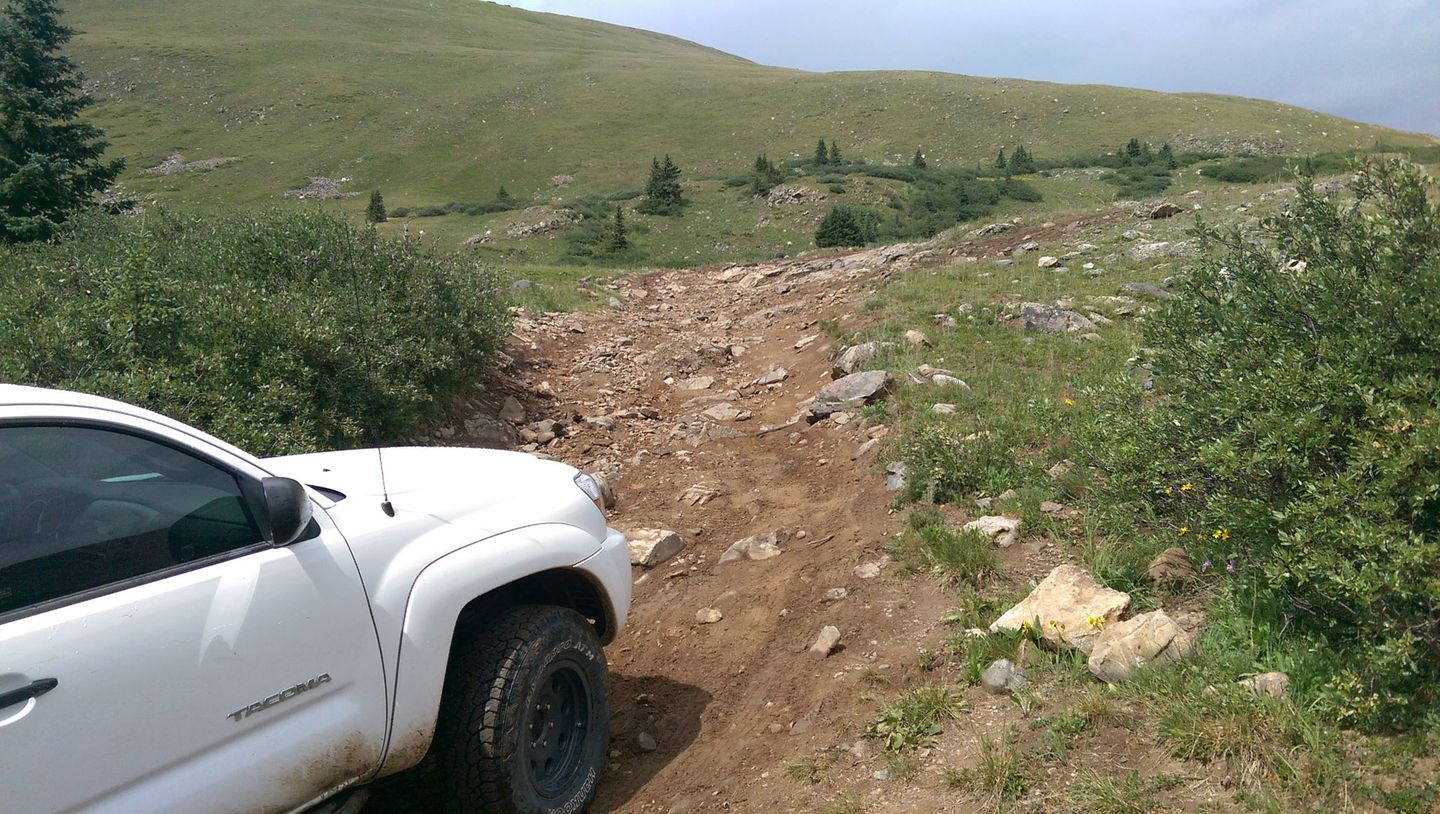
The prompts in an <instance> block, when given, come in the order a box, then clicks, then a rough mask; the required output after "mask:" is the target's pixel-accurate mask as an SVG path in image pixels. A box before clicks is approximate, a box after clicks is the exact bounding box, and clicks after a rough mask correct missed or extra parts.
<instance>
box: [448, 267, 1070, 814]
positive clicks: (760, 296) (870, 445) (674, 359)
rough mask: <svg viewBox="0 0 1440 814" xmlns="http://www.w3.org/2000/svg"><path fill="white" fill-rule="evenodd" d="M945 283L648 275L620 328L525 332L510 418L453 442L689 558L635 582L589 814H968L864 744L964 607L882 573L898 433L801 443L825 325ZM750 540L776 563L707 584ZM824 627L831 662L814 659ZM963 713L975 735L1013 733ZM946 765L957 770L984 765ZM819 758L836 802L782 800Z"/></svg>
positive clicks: (1027, 566)
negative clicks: (883, 289) (833, 635)
mask: <svg viewBox="0 0 1440 814" xmlns="http://www.w3.org/2000/svg"><path fill="white" fill-rule="evenodd" d="M939 260H940V258H934V259H933V260H932V257H931V254H930V252H928V251H926V250H924V249H923V248H922V247H917V246H912V245H899V246H892V247H885V248H881V249H873V250H869V251H865V252H858V253H853V254H846V255H839V256H833V257H825V258H819V259H811V260H805V261H796V262H789V263H774V264H764V265H741V266H732V267H728V268H723V269H716V268H710V269H691V270H669V271H661V272H654V273H650V274H646V275H641V276H637V277H632V278H629V279H627V280H625V281H624V282H623V283H622V284H621V287H620V289H619V290H618V291H617V301H616V302H613V303H612V309H610V310H604V311H599V312H594V313H585V314H545V315H537V314H528V315H521V316H520V317H519V318H518V319H517V320H516V325H515V332H514V336H513V338H512V342H511V343H510V345H509V347H508V349H507V350H508V351H509V352H510V353H511V354H512V355H513V356H514V357H515V364H514V368H513V370H512V371H511V373H510V376H511V384H512V385H513V387H514V396H512V397H511V398H512V399H514V401H510V400H509V399H507V404H506V405H505V407H504V409H501V410H500V411H499V413H500V416H499V417H498V418H492V417H491V416H495V415H496V412H495V410H494V409H493V407H492V408H491V410H490V411H489V412H486V413H484V414H482V415H478V416H476V415H474V414H473V413H472V414H471V416H470V417H469V418H468V419H467V418H464V417H462V418H461V419H460V420H458V421H457V422H456V426H457V427H464V430H463V431H457V432H456V435H457V436H460V437H468V438H469V440H472V441H479V442H485V443H500V444H508V445H514V446H518V447H520V448H522V449H528V450H531V451H535V452H541V453H543V454H547V455H550V456H553V457H555V458H558V459H560V460H564V461H566V462H567V463H571V464H573V465H575V466H578V467H581V468H583V469H585V470H586V471H589V472H592V473H599V474H602V475H604V476H605V477H606V479H607V480H608V481H609V483H610V484H611V486H612V487H613V489H614V492H615V493H616V495H617V505H616V507H615V508H614V509H613V510H612V511H611V513H610V522H611V524H612V525H614V526H616V527H618V528H621V529H623V530H625V531H626V532H627V533H630V534H632V536H633V535H634V534H635V533H636V532H642V533H643V531H644V530H663V531H673V532H675V533H676V534H678V535H679V536H680V538H681V539H682V540H683V541H684V544H685V545H684V548H683V550H681V551H680V552H679V553H678V554H675V555H673V556H671V557H670V558H668V559H666V560H664V561H663V562H660V563H658V564H656V565H654V566H651V567H641V566H637V567H636V569H635V577H636V582H635V598H634V603H633V606H632V610H631V616H630V621H629V625H628V627H627V629H626V631H625V632H624V633H623V634H622V635H621V637H620V638H619V639H618V640H617V641H616V642H615V643H614V644H613V645H611V646H610V647H609V648H608V653H609V656H610V660H611V661H610V670H611V676H612V680H613V685H612V703H613V707H614V714H613V717H612V747H611V760H610V764H609V766H608V769H607V773H606V775H605V776H604V779H603V781H602V784H601V787H600V790H599V797H598V800H597V802H596V805H595V809H594V810H596V811H627V812H684V811H756V812H761V811H812V810H817V809H818V808H820V807H821V806H822V805H823V804H825V803H826V802H827V801H833V800H834V799H836V794H837V789H839V788H843V789H845V790H846V792H847V793H855V794H859V795H863V797H864V800H865V806H866V810H868V811H931V810H937V806H943V807H944V808H945V809H947V810H973V806H967V805H964V804H961V803H960V802H959V801H958V800H957V798H956V796H955V794H954V793H953V792H949V791H947V790H945V789H944V788H943V785H942V783H941V781H940V780H939V778H938V776H937V777H929V778H925V779H919V778H917V779H915V780H914V781H912V782H910V783H887V782H883V781H884V778H885V762H884V760H883V759H882V755H880V754H879V749H878V748H877V744H876V743H875V742H872V741H866V740H863V739H862V738H861V737H860V735H861V733H862V732H863V730H864V727H865V725H866V723H868V722H869V721H870V720H871V719H872V718H873V717H874V715H875V713H876V710H877V708H878V699H880V698H882V697H884V696H886V695H888V694H889V693H890V691H891V690H890V689H887V688H899V687H903V686H905V685H906V684H907V683H914V682H916V681H923V680H924V679H922V678H920V677H919V676H918V673H919V671H920V668H919V667H918V666H917V662H918V661H919V657H920V654H921V653H922V651H925V650H930V651H937V650H939V649H941V648H942V647H943V643H944V640H945V638H946V636H947V635H949V633H950V630H949V628H948V627H947V626H945V625H943V624H942V622H941V619H942V617H944V616H945V614H946V612H947V610H951V609H952V608H951V607H950V606H951V605H952V604H953V602H954V599H953V595H952V594H951V593H950V592H948V591H946V590H944V589H943V588H942V587H941V586H939V585H936V584H933V583H931V582H929V581H928V580H927V579H925V578H923V577H916V576H914V575H907V574H902V573H898V572H899V570H900V569H899V568H898V566H895V565H893V564H891V563H890V562H889V558H888V557H887V555H886V554H885V550H884V549H885V546H886V543H887V542H888V540H889V539H890V537H891V535H892V534H893V533H894V532H895V531H896V530H897V528H898V525H899V517H898V516H896V515H894V514H892V513H891V511H890V504H891V500H892V498H893V494H892V493H891V492H889V491H887V489H886V477H885V466H884V464H885V463H886V461H884V460H881V459H877V457H876V456H877V455H879V454H880V451H882V450H883V449H884V448H885V447H884V440H883V439H884V438H885V436H886V435H887V434H888V428H887V427H885V426H883V425H873V424H870V423H867V422H866V421H865V420H864V419H863V418H862V416H861V415H860V414H858V413H857V412H855V411H853V410H841V411H840V412H839V413H837V414H835V415H831V416H829V417H827V418H825V419H824V420H821V421H817V422H815V423H810V422H809V421H807V420H806V412H807V408H808V406H809V404H810V402H811V400H812V398H813V397H814V396H815V394H816V393H817V391H819V390H820V389H821V388H822V387H823V386H824V385H826V384H828V383H830V382H831V379H832V374H831V365H832V358H833V356H834V353H835V352H836V351H837V350H838V348H837V347H836V342H835V341H834V340H833V339H831V338H829V337H827V336H826V335H825V333H824V331H822V330H821V328H820V323H821V321H822V320H836V321H837V322H838V323H839V324H841V325H843V326H845V327H846V329H852V328H854V327H856V325H854V324H852V323H858V319H857V318H855V317H854V316H853V312H854V310H855V308H856V307H857V306H858V305H859V304H860V302H861V301H862V300H863V299H864V297H865V296H866V294H867V293H868V292H869V291H871V290H873V288H874V287H876V286H877V285H879V284H880V283H882V282H883V281H884V280H885V279H886V278H888V277H889V276H891V275H893V274H895V273H897V272H900V271H903V270H905V269H908V268H912V267H916V266H921V265H929V264H930V263H931V262H936V261H939ZM615 305H618V306H619V307H618V308H615V307H613V306H615ZM515 397H518V398H515ZM447 432H448V431H447ZM437 440H450V441H451V442H453V440H457V439H456V438H455V437H452V438H450V439H437ZM752 537H760V538H761V540H762V541H763V542H770V541H772V540H773V541H774V542H775V544H776V547H778V549H779V551H780V552H781V553H779V554H778V555H774V556H771V557H769V558H767V559H760V560H752V559H749V558H741V559H739V560H735V561H730V562H722V561H721V557H722V555H723V554H724V553H725V552H726V551H727V550H728V549H729V548H730V547H731V546H732V545H733V544H735V543H736V542H737V541H741V540H745V539H747V538H752ZM762 548H763V546H762ZM1022 549H1025V550H1023V551H1022ZM1004 560H1005V562H1006V563H1007V564H1009V565H1013V566H1014V567H1015V568H1016V569H1017V570H1020V571H1024V572H1032V571H1033V572H1034V574H1035V575H1037V576H1038V575H1043V574H1044V573H1045V571H1046V570H1047V569H1048V568H1049V567H1051V566H1053V565H1054V564H1055V563H1056V561H1057V560H1056V558H1055V556H1054V554H1053V551H1043V552H1042V551H1041V550H1039V548H1038V547H1036V548H1033V549H1032V548H1031V547H1030V546H1023V547H1022V546H1016V547H1015V549H1014V550H1013V551H1011V552H1009V553H1008V554H1007V555H1005V556H1004ZM826 627H833V628H835V629H836V630H838V632H839V635H840V638H839V643H838V645H837V646H836V647H835V648H834V651H833V652H832V653H831V654H830V655H829V656H828V657H825V658H818V657H817V654H815V653H811V652H810V649H811V647H812V645H814V643H815V642H816V639H817V636H819V635H820V633H821V631H822V629H823V628H826ZM931 680H933V679H931ZM970 695H974V696H975V698H974V702H973V703H972V704H971V705H970V712H969V713H967V720H966V721H965V722H964V723H965V726H966V728H967V729H974V730H975V731H990V730H992V729H998V728H999V727H1000V726H1001V723H1002V722H1003V721H1007V720H1009V719H1013V718H1014V717H1016V716H1015V714H1014V712H1013V707H1014V705H1013V704H1012V703H1011V702H1009V701H1008V700H1005V699H998V698H995V697H993V696H987V695H985V694H984V693H983V692H980V691H979V690H978V689H977V690H974V691H972V692H971V693H970ZM937 748H939V747H937ZM944 748H946V750H947V751H948V752H949V754H947V755H946V759H947V761H948V760H958V761H960V762H964V761H965V759H966V755H965V754H963V753H964V752H966V751H967V750H968V751H973V750H974V748H975V743H974V739H973V738H964V739H960V738H957V739H954V742H953V743H950V744H949V745H948V746H947V747H944ZM817 755H819V756H821V759H822V760H824V761H825V762H827V763H828V762H830V761H831V760H837V761H838V764H837V765H835V766H834V767H833V770H832V772H831V776H832V778H833V780H834V781H835V782H834V783H826V784H821V785H815V786H812V785H810V784H808V783H804V782H797V781H796V780H794V779H792V778H787V777H786V772H785V769H786V767H787V766H788V765H789V764H791V763H792V762H794V761H796V760H801V759H805V758H814V757H816V756H817ZM970 757H973V756H970ZM877 772H878V775H877ZM956 806H959V807H958V808H957V807H956Z"/></svg>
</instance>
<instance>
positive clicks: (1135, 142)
mask: <svg viewBox="0 0 1440 814" xmlns="http://www.w3.org/2000/svg"><path fill="white" fill-rule="evenodd" d="M1125 155H1127V156H1129V157H1130V158H1139V157H1140V139H1138V138H1132V139H1130V141H1129V142H1127V143H1126V144H1125Z"/></svg>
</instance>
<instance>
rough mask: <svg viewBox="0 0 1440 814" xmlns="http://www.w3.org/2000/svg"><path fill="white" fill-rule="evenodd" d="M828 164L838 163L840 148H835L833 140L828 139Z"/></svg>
mask: <svg viewBox="0 0 1440 814" xmlns="http://www.w3.org/2000/svg"><path fill="white" fill-rule="evenodd" d="M830 163H831V164H839V163H840V148H839V147H836V146H835V139H830Z"/></svg>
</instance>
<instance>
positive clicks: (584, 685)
mask: <svg viewBox="0 0 1440 814" xmlns="http://www.w3.org/2000/svg"><path fill="white" fill-rule="evenodd" d="M487 622H488V623H487ZM609 707H610V704H609V693H608V689H607V683H606V670H605V653H604V651H603V650H601V648H600V642H599V640H598V639H597V638H596V636H595V630H594V628H593V627H591V625H590V623H589V622H587V621H586V620H585V618H584V617H582V616H581V615H580V614H578V613H576V612H574V611H572V610H569V609H567V608H558V607H551V606H544V605H522V606H517V607H513V608H507V609H506V610H504V611H502V612H500V613H499V614H498V615H497V616H496V617H495V618H494V619H492V620H482V621H481V622H480V623H479V624H477V625H475V626H474V627H473V628H472V629H471V630H470V631H469V633H468V634H467V635H466V637H465V638H464V639H463V640H461V641H459V642H457V646H456V648H455V649H454V651H453V654H452V656H451V664H450V671H449V674H448V676H447V678H446V682H445V692H444V696H443V697H442V699H441V704H440V720H439V722H438V724H437V726H436V732H435V741H434V747H435V748H434V749H433V750H432V752H431V754H432V756H433V757H434V758H435V765H434V768H435V769H436V772H435V774H434V776H433V780H434V787H433V791H434V792H437V793H438V797H439V799H438V800H437V802H438V803H439V805H440V807H441V808H442V809H443V810H444V811H446V812H450V813H451V814H474V813H475V812H506V814H510V812H514V813H515V814H541V812H543V813H544V814H570V813H571V812H579V811H584V810H585V808H586V806H588V805H589V804H590V801H591V799H593V798H594V796H595V786H596V782H597V781H598V780H599V777H600V769H601V767H602V765H603V764H604V761H605V748H606V746H607V743H608V741H609V736H610V709H609Z"/></svg>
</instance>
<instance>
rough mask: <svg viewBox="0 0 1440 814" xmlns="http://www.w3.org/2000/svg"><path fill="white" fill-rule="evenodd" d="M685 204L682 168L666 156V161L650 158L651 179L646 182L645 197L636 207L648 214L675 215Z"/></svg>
mask: <svg viewBox="0 0 1440 814" xmlns="http://www.w3.org/2000/svg"><path fill="white" fill-rule="evenodd" d="M684 206H685V198H684V197H683V196H682V195H681V192H680V168H679V167H677V166H675V162H674V161H672V160H670V156H669V155H666V156H665V163H664V164H661V163H660V161H659V159H656V158H651V159H650V180H648V181H646V182H645V199H644V200H642V201H641V202H640V205H639V206H637V207H635V208H636V210H637V211H639V212H644V213H645V214H647V215H675V214H679V212H680V210H681V209H682V208H683V207H684Z"/></svg>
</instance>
